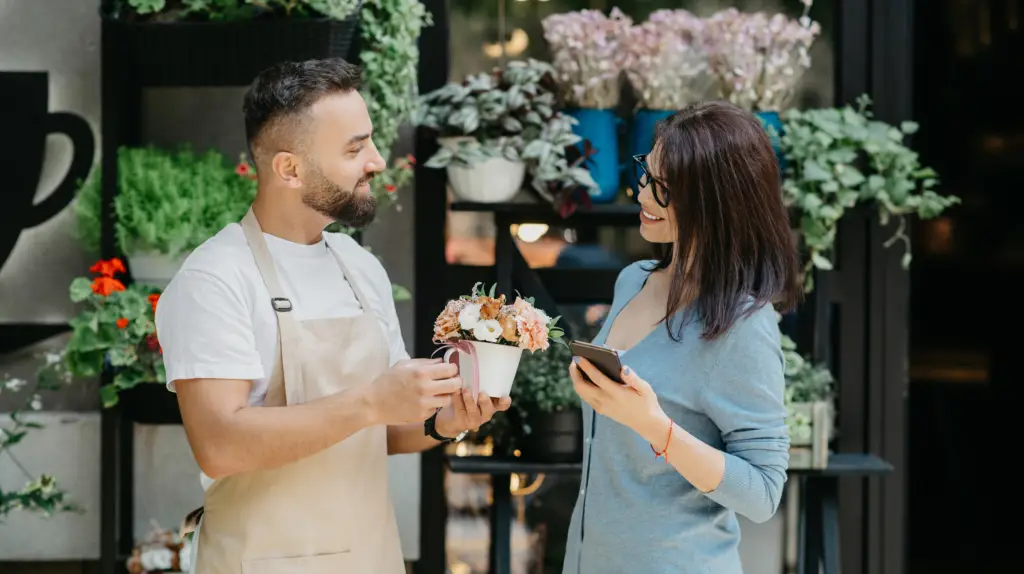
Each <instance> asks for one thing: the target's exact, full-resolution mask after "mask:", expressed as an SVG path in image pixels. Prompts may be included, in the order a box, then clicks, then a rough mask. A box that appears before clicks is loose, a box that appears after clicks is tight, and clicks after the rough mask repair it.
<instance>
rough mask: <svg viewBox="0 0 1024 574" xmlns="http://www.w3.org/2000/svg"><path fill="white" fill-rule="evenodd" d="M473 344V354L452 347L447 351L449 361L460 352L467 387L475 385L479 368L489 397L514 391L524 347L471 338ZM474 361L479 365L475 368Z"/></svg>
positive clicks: (482, 387) (481, 384)
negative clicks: (513, 382) (514, 382)
mask: <svg viewBox="0 0 1024 574" xmlns="http://www.w3.org/2000/svg"><path fill="white" fill-rule="evenodd" d="M468 343H469V344H470V345H472V346H473V354H472V355H468V354H467V353H462V352H459V351H454V350H449V351H448V352H446V353H445V361H450V360H451V356H452V355H453V354H456V355H457V356H458V362H459V375H461V376H462V385H463V387H464V388H467V389H472V388H473V382H474V380H475V377H476V372H477V371H479V374H480V381H479V384H480V386H479V392H481V393H484V394H486V395H487V396H489V397H507V396H509V393H510V392H512V381H513V380H515V378H516V371H517V370H519V359H521V358H522V356H523V350H522V349H520V348H519V347H513V346H511V345H499V344H497V343H483V342H480V341H468ZM474 361H475V362H476V368H474V364H473V363H474Z"/></svg>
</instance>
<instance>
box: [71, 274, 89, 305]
mask: <svg viewBox="0 0 1024 574" xmlns="http://www.w3.org/2000/svg"><path fill="white" fill-rule="evenodd" d="M69 291H70V296H71V302H72V303H81V302H82V301H85V300H86V299H88V298H89V296H90V295H92V281H90V280H88V279H86V278H85V277H76V278H75V279H74V280H72V281H71V287H70V288H69Z"/></svg>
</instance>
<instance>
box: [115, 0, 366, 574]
mask: <svg viewBox="0 0 1024 574" xmlns="http://www.w3.org/2000/svg"><path fill="white" fill-rule="evenodd" d="M114 4H115V2H114V1H113V0H100V2H99V5H100V13H101V17H102V28H101V37H102V41H101V46H102V54H101V68H102V70H101V73H102V83H101V87H102V114H103V119H102V132H103V148H102V159H101V166H102V175H103V177H102V198H103V204H102V211H101V214H102V227H101V229H102V235H101V243H100V245H101V255H102V257H103V258H104V259H107V258H111V257H121V256H122V254H121V253H119V250H118V247H117V243H116V240H115V233H114V229H115V217H116V214H115V213H114V209H113V200H114V198H115V197H116V195H117V184H116V182H117V171H118V169H117V168H118V166H117V150H118V148H120V147H121V146H138V145H141V144H142V143H143V142H142V118H141V100H142V91H143V90H144V89H146V88H153V87H216V86H245V85H247V84H248V83H249V82H251V81H252V79H253V78H254V77H255V76H256V75H257V74H258V73H259V72H260V71H261V70H263V69H265V68H267V67H268V66H270V65H273V64H275V63H277V62H280V61H284V60H304V59H310V58H322V57H338V56H340V57H345V58H346V59H349V60H351V59H352V58H353V57H355V55H357V54H358V52H359V26H358V12H357V14H356V15H354V16H353V17H352V18H349V19H347V20H344V21H333V20H326V19H319V20H313V19H310V20H301V21H300V20H295V21H288V20H274V21H269V20H268V21H260V22H255V21H252V22H213V23H174V22H169V23H158V24H141V23H130V22H124V21H120V20H115V19H111V18H108V17H106V15H107V14H109V13H110V10H111V9H112V8H113V5H114ZM126 265H127V261H126ZM130 280H131V268H130V266H129V268H128V278H127V281H130ZM104 382H109V380H106V381H104ZM135 424H157V425H174V424H181V415H180V412H179V411H178V405H177V400H176V397H175V396H174V395H173V394H172V393H170V392H168V391H167V389H166V387H165V386H164V384H163V382H162V381H161V382H154V383H144V384H141V385H139V386H137V387H135V388H133V389H130V390H128V391H125V392H123V393H121V395H120V401H119V403H118V405H116V406H115V407H112V408H108V409H104V410H103V412H102V424H101V467H102V470H101V484H102V486H101V493H100V496H101V510H100V572H102V573H103V574H115V573H116V574H124V573H125V572H127V570H126V569H125V561H126V560H127V558H128V557H129V555H130V553H131V550H132V547H133V546H134V543H135V540H134V538H135V537H134V500H133V497H134V492H135V487H134V426H135Z"/></svg>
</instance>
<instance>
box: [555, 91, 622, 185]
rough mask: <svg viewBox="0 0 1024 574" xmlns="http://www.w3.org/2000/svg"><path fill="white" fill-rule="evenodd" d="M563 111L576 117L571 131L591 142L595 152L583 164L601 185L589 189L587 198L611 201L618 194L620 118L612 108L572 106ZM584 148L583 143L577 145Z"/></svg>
mask: <svg viewBox="0 0 1024 574" xmlns="http://www.w3.org/2000/svg"><path fill="white" fill-rule="evenodd" d="M565 113H567V114H568V115H570V116H572V117H574V118H576V121H577V124H576V125H575V126H573V133H575V134H576V135H578V136H580V137H581V138H583V139H585V140H588V141H590V145H591V146H592V147H593V148H594V150H595V153H594V155H592V156H590V158H588V159H589V162H588V163H585V164H584V166H586V167H587V168H588V169H589V171H590V176H591V177H592V178H594V182H595V183H596V184H597V186H598V187H599V188H600V189H599V190H597V191H591V193H590V201H592V202H593V203H611V202H613V201H615V197H616V196H617V195H618V194H619V188H620V186H619V173H620V171H621V168H620V166H619V134H618V123H619V119H618V117H616V115H615V111H614V110H611V109H604V110H599V109H591V108H573V109H569V110H566V111H565ZM577 146H578V147H579V149H580V150H582V149H583V142H580V143H579V144H577Z"/></svg>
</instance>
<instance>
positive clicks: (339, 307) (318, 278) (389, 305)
mask: <svg viewBox="0 0 1024 574" xmlns="http://www.w3.org/2000/svg"><path fill="white" fill-rule="evenodd" d="M263 236H264V237H265V238H266V241H267V247H268V249H269V251H270V255H271V257H272V258H273V260H274V265H275V267H276V268H277V274H278V276H279V281H280V282H281V288H282V289H283V290H284V297H287V298H288V299H290V300H291V302H292V305H293V310H292V311H291V312H292V313H294V315H295V318H296V319H297V320H299V321H304V320H308V319H326V318H334V317H347V316H354V315H357V314H359V313H360V312H362V310H361V306H360V304H359V301H358V299H357V298H356V295H355V292H354V291H353V290H352V286H351V285H350V284H349V280H348V278H347V277H345V274H344V273H343V272H342V270H341V267H340V266H339V265H338V262H337V260H335V258H334V256H333V255H332V254H331V252H330V251H328V249H333V250H335V251H336V252H337V253H338V255H339V256H340V257H341V258H342V260H344V261H345V266H346V267H347V268H348V270H349V272H350V273H351V274H352V275H353V277H352V280H354V281H356V282H357V283H358V284H359V286H360V288H361V289H362V290H363V294H364V295H366V298H367V299H369V305H370V307H371V308H370V309H369V311H370V312H372V313H374V314H375V315H376V316H377V320H378V321H379V322H380V326H381V329H382V330H383V331H384V333H385V334H386V336H387V339H388V345H389V350H390V364H392V365H393V364H395V363H396V362H398V361H400V360H402V359H407V358H409V354H408V353H407V352H406V349H405V343H404V341H403V340H402V333H401V328H400V327H399V323H398V315H397V313H396V312H395V304H394V299H393V296H392V290H391V281H390V279H389V278H388V274H387V271H385V270H384V267H383V265H381V263H380V261H378V260H377V258H376V257H375V256H373V255H372V254H371V253H370V252H369V251H367V250H366V249H364V248H363V247H362V246H360V245H359V244H358V243H356V241H355V240H354V239H352V238H351V237H349V236H347V235H344V234H341V233H324V237H323V239H322V240H321V241H320V242H319V243H316V244H314V245H305V244H299V243H292V242H290V241H286V240H284V239H281V238H279V237H276V236H273V235H268V234H266V233H264V234H263ZM269 301H270V293H269V292H268V291H267V287H266V285H265V284H264V283H263V277H262V275H260V272H259V269H258V268H257V267H256V261H255V259H254V258H253V255H252V252H251V251H250V250H249V244H248V243H247V242H246V239H245V235H244V233H243V232H242V226H241V225H239V224H237V223H232V224H230V225H228V226H227V227H225V228H224V229H223V230H221V231H220V232H219V233H218V234H217V235H215V236H213V237H211V238H210V239H208V240H207V241H206V242H205V243H203V244H202V245H201V246H199V247H198V248H197V249H196V250H195V251H193V252H192V254H191V255H189V257H188V259H186V261H185V263H184V265H182V268H181V270H180V271H179V272H178V273H177V274H176V275H175V276H174V278H173V279H172V280H171V282H170V284H168V286H167V288H166V289H165V290H164V292H163V294H162V295H161V297H160V301H159V303H158V304H157V310H156V328H157V336H158V338H159V340H160V345H161V347H162V348H163V355H164V366H165V368H166V370H167V386H168V388H169V389H170V390H171V391H174V382H175V381H176V380H180V379H242V380H251V381H252V388H251V389H250V391H249V404H250V405H260V404H262V403H263V399H264V397H266V394H267V386H268V384H269V378H270V376H271V374H272V373H273V372H274V366H275V363H276V362H277V361H278V359H279V357H280V355H279V352H278V348H277V347H278V343H277V317H276V313H275V311H274V310H273V308H272V307H271V306H270V304H269ZM211 384H214V383H211ZM202 483H203V487H204V488H207V487H209V485H210V484H211V483H212V480H210V479H209V478H208V477H206V476H205V475H204V476H203V477H202Z"/></svg>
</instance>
